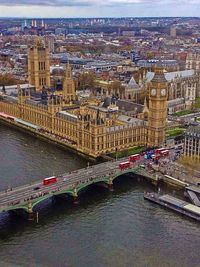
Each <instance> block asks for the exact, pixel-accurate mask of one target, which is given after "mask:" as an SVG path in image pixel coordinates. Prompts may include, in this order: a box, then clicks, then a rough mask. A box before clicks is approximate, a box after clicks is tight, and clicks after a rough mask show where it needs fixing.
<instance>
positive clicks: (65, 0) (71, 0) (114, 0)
mask: <svg viewBox="0 0 200 267" xmlns="http://www.w3.org/2000/svg"><path fill="white" fill-rule="evenodd" d="M140 4H151V5H152V6H154V5H157V4H160V5H162V4H176V5H177V4H188V5H192V4H199V0H190V1H188V0H176V1H174V0H0V5H1V6H3V5H4V6H57V7H65V6H66V7H67V6H94V5H100V6H117V5H140Z"/></svg>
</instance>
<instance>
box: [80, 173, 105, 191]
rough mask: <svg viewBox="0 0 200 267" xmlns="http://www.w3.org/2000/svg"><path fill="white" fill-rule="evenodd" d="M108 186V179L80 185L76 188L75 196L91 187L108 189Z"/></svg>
mask: <svg viewBox="0 0 200 267" xmlns="http://www.w3.org/2000/svg"><path fill="white" fill-rule="evenodd" d="M108 185H109V180H108V178H105V177H103V178H102V179H99V180H98V181H91V182H90V183H87V184H82V185H80V186H79V187H77V195H80V194H81V193H82V192H83V191H85V190H88V189H89V188H91V187H92V186H98V187H104V188H108Z"/></svg>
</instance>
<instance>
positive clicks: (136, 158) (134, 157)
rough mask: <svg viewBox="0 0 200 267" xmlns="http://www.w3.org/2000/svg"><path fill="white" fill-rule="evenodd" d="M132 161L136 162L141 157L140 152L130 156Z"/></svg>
mask: <svg viewBox="0 0 200 267" xmlns="http://www.w3.org/2000/svg"><path fill="white" fill-rule="evenodd" d="M128 159H129V161H130V162H134V161H137V160H139V159H140V154H135V155H131V156H130V157H129V158H128Z"/></svg>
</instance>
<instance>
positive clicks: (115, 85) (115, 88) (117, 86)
mask: <svg viewBox="0 0 200 267" xmlns="http://www.w3.org/2000/svg"><path fill="white" fill-rule="evenodd" d="M124 90H125V88H124V86H122V85H121V82H120V81H113V82H112V83H111V84H109V86H108V93H109V94H111V93H113V94H115V95H117V94H119V96H120V97H122V96H123V94H124Z"/></svg>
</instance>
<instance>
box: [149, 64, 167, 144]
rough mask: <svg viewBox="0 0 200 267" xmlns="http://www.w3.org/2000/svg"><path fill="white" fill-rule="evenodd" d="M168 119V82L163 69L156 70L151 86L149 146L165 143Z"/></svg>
mask: <svg viewBox="0 0 200 267" xmlns="http://www.w3.org/2000/svg"><path fill="white" fill-rule="evenodd" d="M166 119H167V80H166V79H165V76H164V73H163V69H162V68H156V69H155V75H154V77H153V79H152V80H151V83H150V86H149V117H148V139H147V140H148V146H150V147H153V146H161V145H163V144H164V143H165V129H166Z"/></svg>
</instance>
